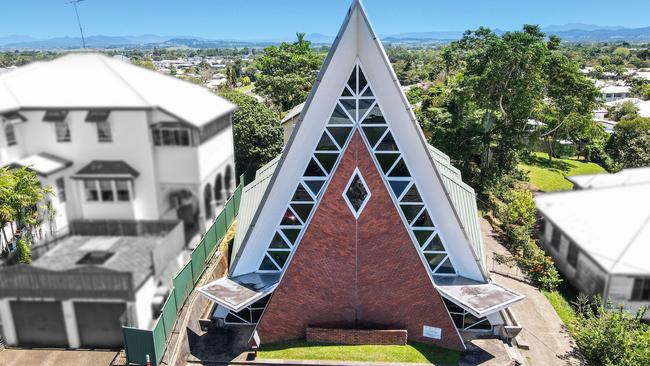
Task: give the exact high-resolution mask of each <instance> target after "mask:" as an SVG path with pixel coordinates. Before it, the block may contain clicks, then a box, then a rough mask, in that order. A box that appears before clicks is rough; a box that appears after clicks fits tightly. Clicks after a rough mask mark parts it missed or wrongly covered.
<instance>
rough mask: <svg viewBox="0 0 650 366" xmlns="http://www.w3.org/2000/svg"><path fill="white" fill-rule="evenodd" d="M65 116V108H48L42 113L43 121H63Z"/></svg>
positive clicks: (66, 113)
mask: <svg viewBox="0 0 650 366" xmlns="http://www.w3.org/2000/svg"><path fill="white" fill-rule="evenodd" d="M67 116H68V110H67V109H48V110H46V111H45V114H44V115H43V122H63V121H65V118H66V117H67Z"/></svg>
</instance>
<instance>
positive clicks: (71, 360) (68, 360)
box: [0, 348, 117, 366]
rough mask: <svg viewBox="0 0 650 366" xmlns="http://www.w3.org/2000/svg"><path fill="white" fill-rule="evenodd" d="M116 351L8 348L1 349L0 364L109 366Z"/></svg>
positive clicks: (17, 365)
mask: <svg viewBox="0 0 650 366" xmlns="http://www.w3.org/2000/svg"><path fill="white" fill-rule="evenodd" d="M116 355H117V352H115V351H84V350H62V349H22V348H8V349H5V350H4V351H0V366H63V365H65V366H77V365H79V366H86V365H93V366H95V365H96V366H109V365H111V363H112V361H113V359H114V358H115V356H116Z"/></svg>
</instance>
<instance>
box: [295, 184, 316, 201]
mask: <svg viewBox="0 0 650 366" xmlns="http://www.w3.org/2000/svg"><path fill="white" fill-rule="evenodd" d="M291 200H292V201H298V202H311V201H313V200H314V199H313V198H312V197H311V195H310V194H309V192H307V190H306V189H305V187H304V186H303V185H302V183H298V188H296V192H295V193H294V194H293V197H291Z"/></svg>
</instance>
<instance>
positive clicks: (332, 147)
mask: <svg viewBox="0 0 650 366" xmlns="http://www.w3.org/2000/svg"><path fill="white" fill-rule="evenodd" d="M338 149H339V148H338V147H337V146H336V144H334V141H332V138H331V137H329V135H328V134H327V133H326V132H323V136H321V137H320V141H318V145H316V150H317V151H338Z"/></svg>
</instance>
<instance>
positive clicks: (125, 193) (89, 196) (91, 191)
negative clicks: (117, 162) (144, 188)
mask: <svg viewBox="0 0 650 366" xmlns="http://www.w3.org/2000/svg"><path fill="white" fill-rule="evenodd" d="M84 188H85V191H86V201H89V202H98V201H101V202H115V201H119V202H127V201H131V200H132V199H133V193H132V190H131V183H130V182H129V180H128V179H87V180H84Z"/></svg>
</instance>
